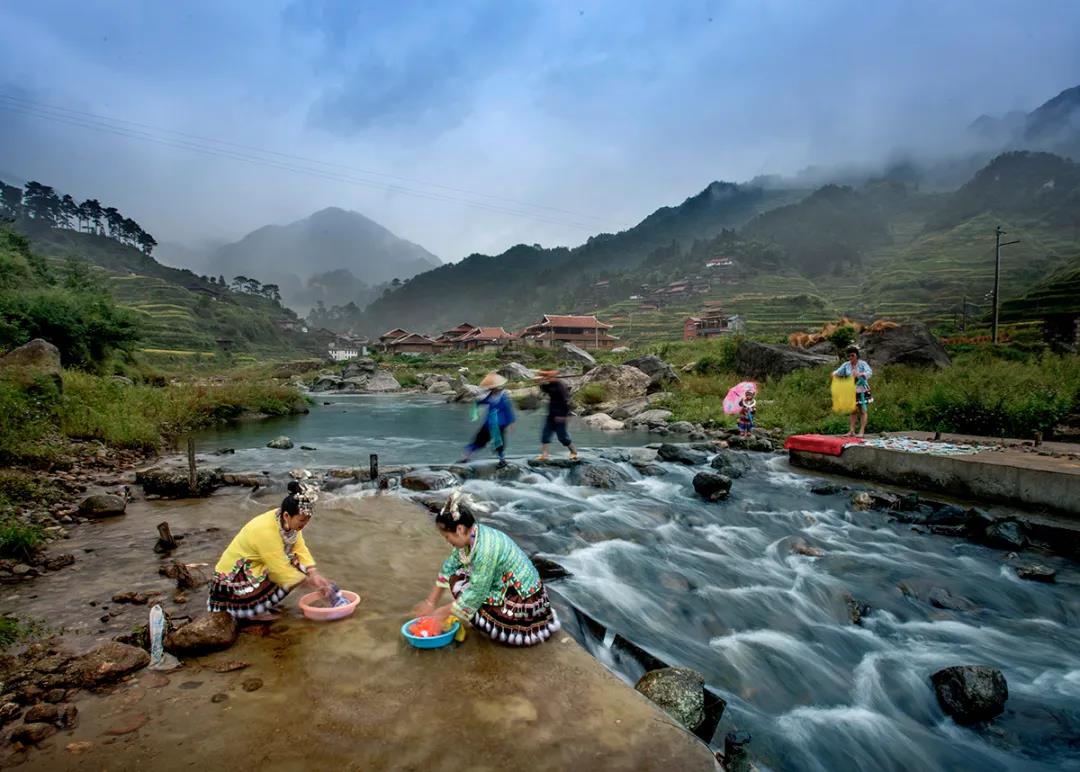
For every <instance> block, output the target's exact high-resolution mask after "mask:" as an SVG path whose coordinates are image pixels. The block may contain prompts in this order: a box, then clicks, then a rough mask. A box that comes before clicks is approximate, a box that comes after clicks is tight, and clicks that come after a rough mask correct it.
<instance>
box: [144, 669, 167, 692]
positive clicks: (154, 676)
mask: <svg viewBox="0 0 1080 772" xmlns="http://www.w3.org/2000/svg"><path fill="white" fill-rule="evenodd" d="M139 683H140V684H142V685H143V686H145V687H146V688H147V689H160V688H162V687H163V686H168V685H169V677H168V676H167V675H164V674H163V673H157V672H153V671H151V672H149V673H147V674H146V675H144V676H143V677H141V678H140V679H139Z"/></svg>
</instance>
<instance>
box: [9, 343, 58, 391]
mask: <svg viewBox="0 0 1080 772" xmlns="http://www.w3.org/2000/svg"><path fill="white" fill-rule="evenodd" d="M0 377H2V378H4V379H5V380H9V381H13V382H14V383H17V384H19V385H20V386H23V387H27V386H31V385H33V384H34V383H35V382H40V381H42V380H45V381H48V382H49V383H51V384H52V385H54V386H55V387H56V389H57V391H62V390H63V388H64V379H63V375H62V371H61V369H60V349H58V348H57V347H56V346H54V345H53V344H51V343H49V342H48V341H45V340H42V339H41V338H34V339H33V340H32V341H30V342H29V343H27V344H26V345H24V346H19V347H18V348H14V349H12V350H11V351H9V352H7V353H6V354H4V355H3V356H0Z"/></svg>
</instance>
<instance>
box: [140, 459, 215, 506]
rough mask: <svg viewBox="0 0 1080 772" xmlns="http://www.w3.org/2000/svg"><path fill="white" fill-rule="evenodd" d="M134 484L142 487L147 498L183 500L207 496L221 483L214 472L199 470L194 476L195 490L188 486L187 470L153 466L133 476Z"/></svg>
mask: <svg viewBox="0 0 1080 772" xmlns="http://www.w3.org/2000/svg"><path fill="white" fill-rule="evenodd" d="M135 482H136V483H137V484H139V485H141V486H142V488H143V490H144V491H145V492H146V495H148V496H161V497H162V498H165V499H183V498H187V497H189V496H209V495H210V494H211V493H213V492H214V489H216V488H218V487H219V486H220V485H221V483H222V480H221V475H220V474H219V473H218V472H216V471H210V470H207V469H200V470H199V471H198V472H197V473H196V475H195V490H194V491H192V490H191V488H190V486H189V484H188V471H187V469H180V468H179V467H176V468H171V467H161V466H155V467H152V468H150V469H144V470H143V471H141V472H137V473H136V474H135Z"/></svg>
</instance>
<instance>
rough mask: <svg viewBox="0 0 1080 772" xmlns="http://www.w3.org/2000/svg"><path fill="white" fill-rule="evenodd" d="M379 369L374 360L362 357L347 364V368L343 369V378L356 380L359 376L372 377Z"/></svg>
mask: <svg viewBox="0 0 1080 772" xmlns="http://www.w3.org/2000/svg"><path fill="white" fill-rule="evenodd" d="M378 369H379V368H378V365H376V364H375V360H374V359H369V358H367V357H360V358H358V359H354V360H352V361H351V362H349V363H348V364H346V365H345V367H343V368H341V377H342V378H354V377H356V376H358V375H372V374H374V373H375V371H376V370H378Z"/></svg>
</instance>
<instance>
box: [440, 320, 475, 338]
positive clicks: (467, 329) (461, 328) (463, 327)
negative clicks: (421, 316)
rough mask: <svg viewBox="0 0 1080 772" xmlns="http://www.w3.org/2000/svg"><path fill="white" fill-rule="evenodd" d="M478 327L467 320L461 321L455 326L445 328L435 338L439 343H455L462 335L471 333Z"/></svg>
mask: <svg viewBox="0 0 1080 772" xmlns="http://www.w3.org/2000/svg"><path fill="white" fill-rule="evenodd" d="M478 329H480V328H479V327H477V326H476V325H475V324H470V323H469V322H462V323H461V324H459V325H458V326H457V327H454V328H452V329H449V330H445V331H444V332H443V333H442V334H441V335H440V336H439V337H437V338H435V340H436V341H437V342H439V343H455V342H456V341H459V340H461V339H462V338H463V337H465V336H466V335H468V334H469V333H471V332H472V331H473V330H478Z"/></svg>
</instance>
